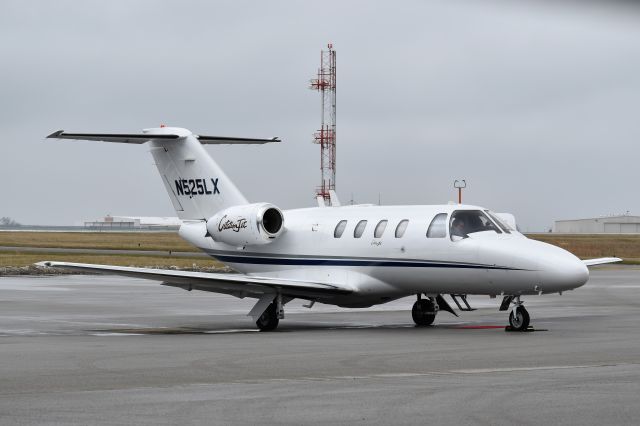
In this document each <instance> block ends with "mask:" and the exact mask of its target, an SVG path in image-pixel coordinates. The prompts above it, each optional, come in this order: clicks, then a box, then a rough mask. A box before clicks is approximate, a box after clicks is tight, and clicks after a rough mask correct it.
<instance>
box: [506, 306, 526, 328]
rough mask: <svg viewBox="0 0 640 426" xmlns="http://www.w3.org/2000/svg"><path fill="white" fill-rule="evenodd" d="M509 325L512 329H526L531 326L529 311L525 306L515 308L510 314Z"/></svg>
mask: <svg viewBox="0 0 640 426" xmlns="http://www.w3.org/2000/svg"><path fill="white" fill-rule="evenodd" d="M509 325H510V326H511V329H512V330H515V331H525V330H526V329H527V328H528V327H529V312H527V310H526V309H525V308H524V306H518V308H517V309H516V308H514V309H513V310H512V311H511V313H510V314H509Z"/></svg>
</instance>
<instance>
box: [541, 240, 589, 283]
mask: <svg viewBox="0 0 640 426" xmlns="http://www.w3.org/2000/svg"><path fill="white" fill-rule="evenodd" d="M545 246H546V247H545V250H544V255H543V256H542V259H540V263H539V265H540V278H541V281H542V290H543V291H544V292H556V291H562V290H571V289H574V288H577V287H580V286H581V285H584V284H585V283H586V282H587V280H589V269H588V268H587V266H586V265H585V264H584V262H583V261H581V260H580V259H578V258H577V257H576V256H574V255H573V254H571V253H569V252H568V251H566V250H563V249H561V248H559V247H555V246H551V245H548V244H545Z"/></svg>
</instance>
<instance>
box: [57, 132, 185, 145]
mask: <svg viewBox="0 0 640 426" xmlns="http://www.w3.org/2000/svg"><path fill="white" fill-rule="evenodd" d="M179 138H180V136H178V135H167V134H164V135H151V134H148V133H146V134H145V133H140V134H128V133H65V131H64V130H58V131H57V132H53V133H51V134H50V135H49V136H47V139H76V140H81V141H101V142H119V143H138V144H140V143H145V142H147V141H149V140H151V139H179Z"/></svg>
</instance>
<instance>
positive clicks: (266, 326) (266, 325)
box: [256, 303, 280, 331]
mask: <svg viewBox="0 0 640 426" xmlns="http://www.w3.org/2000/svg"><path fill="white" fill-rule="evenodd" d="M279 322H280V320H279V319H278V315H277V313H276V304H275V303H272V304H270V305H269V307H268V308H267V310H266V311H264V313H263V314H262V315H261V316H260V318H258V321H256V325H257V326H258V328H259V329H260V331H271V330H275V329H276V328H277V327H278V323H279Z"/></svg>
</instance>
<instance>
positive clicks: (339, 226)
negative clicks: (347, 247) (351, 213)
mask: <svg viewBox="0 0 640 426" xmlns="http://www.w3.org/2000/svg"><path fill="white" fill-rule="evenodd" d="M346 227H347V221H346V220H341V221H340V222H338V224H337V225H336V229H335V230H334V231H333V237H334V238H340V237H342V234H343V233H344V230H345V228H346Z"/></svg>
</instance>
